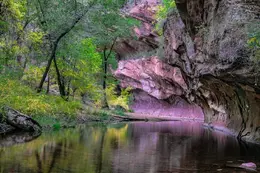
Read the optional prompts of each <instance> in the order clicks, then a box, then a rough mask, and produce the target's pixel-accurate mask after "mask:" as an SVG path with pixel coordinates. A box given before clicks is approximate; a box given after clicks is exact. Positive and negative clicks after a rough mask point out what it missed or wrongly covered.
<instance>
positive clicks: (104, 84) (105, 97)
mask: <svg viewBox="0 0 260 173" xmlns="http://www.w3.org/2000/svg"><path fill="white" fill-rule="evenodd" d="M107 59H108V57H107V56H106V47H105V48H104V50H103V70H104V71H103V72H104V75H103V91H104V103H103V104H104V105H103V108H108V103H107V94H106V88H107Z"/></svg>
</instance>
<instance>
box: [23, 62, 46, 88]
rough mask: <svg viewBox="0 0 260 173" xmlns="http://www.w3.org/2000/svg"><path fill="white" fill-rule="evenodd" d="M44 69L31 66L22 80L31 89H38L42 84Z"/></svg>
mask: <svg viewBox="0 0 260 173" xmlns="http://www.w3.org/2000/svg"><path fill="white" fill-rule="evenodd" d="M43 71H44V69H43V68H42V67H38V66H34V65H29V66H28V67H27V69H25V72H24V75H23V77H22V80H23V81H24V82H25V83H26V84H28V85H29V86H31V87H36V86H37V85H38V83H39V82H40V79H41V76H42V74H43Z"/></svg>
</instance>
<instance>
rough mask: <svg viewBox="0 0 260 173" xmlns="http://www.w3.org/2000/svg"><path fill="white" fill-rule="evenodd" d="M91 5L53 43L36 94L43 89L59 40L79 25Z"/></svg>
mask: <svg viewBox="0 0 260 173" xmlns="http://www.w3.org/2000/svg"><path fill="white" fill-rule="evenodd" d="M92 5H93V4H92ZM92 5H90V6H89V7H88V9H86V11H85V12H84V13H83V14H82V15H80V16H78V17H77V18H76V19H75V21H74V22H73V23H72V25H71V26H70V27H69V28H67V29H66V30H65V31H64V32H62V33H61V34H60V36H59V37H58V38H57V39H56V41H55V42H54V44H53V49H52V52H51V56H50V58H49V60H48V64H47V66H46V68H45V71H44V73H43V76H42V79H41V82H40V84H39V86H38V88H37V92H38V93H39V92H41V91H42V87H43V84H44V81H45V79H46V76H47V74H48V72H49V70H50V67H51V63H52V60H53V59H55V57H56V51H57V47H58V44H59V42H60V40H61V39H62V38H63V37H64V36H66V35H67V34H68V33H69V32H70V31H71V30H72V29H73V28H74V27H75V25H76V24H77V23H79V21H80V20H81V19H82V18H83V17H84V16H85V14H86V13H87V12H88V10H89V9H90V8H91V6H92ZM42 13H43V12H42ZM43 15H44V14H43ZM59 87H60V86H59Z"/></svg>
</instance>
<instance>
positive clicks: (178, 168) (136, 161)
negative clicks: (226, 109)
mask: <svg viewBox="0 0 260 173" xmlns="http://www.w3.org/2000/svg"><path fill="white" fill-rule="evenodd" d="M27 138H28V134H21V133H19V134H12V135H9V136H1V137H0V173H9V172H10V173H11V172H12V173H13V172H16V173H20V172H21V173H31V172H33V173H34V172H38V173H45V172H46V173H63V172H64V173H66V172H68V173H70V172H73V173H74V172H75V173H157V172H158V173H181V172H183V173H185V172H192V173H193V172H194V173H195V172H196V173H204V172H209V173H213V172H227V173H231V172H232V173H233V172H239V173H240V172H241V173H242V172H251V171H248V170H244V169H240V168H230V167H228V166H227V165H230V164H232V165H236V164H238V165H239V164H241V163H243V162H254V163H255V164H256V165H257V167H258V168H257V172H258V171H259V172H260V169H259V167H260V146H259V145H254V144H248V143H239V142H238V141H237V140H236V138H234V137H232V136H228V135H226V134H224V133H221V132H217V131H211V130H210V129H207V128H204V127H203V125H202V123H198V122H181V121H175V122H129V123H115V124H106V125H104V124H100V123H90V124H87V125H84V126H81V127H78V128H75V129H63V130H57V131H50V132H44V133H43V134H42V135H41V136H38V137H37V138H36V139H33V140H32V139H31V138H28V140H27ZM24 141H26V143H23V142H24Z"/></svg>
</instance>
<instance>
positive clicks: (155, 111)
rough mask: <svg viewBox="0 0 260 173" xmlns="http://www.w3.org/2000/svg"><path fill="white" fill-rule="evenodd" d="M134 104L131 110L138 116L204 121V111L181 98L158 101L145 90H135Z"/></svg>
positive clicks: (172, 97) (175, 97)
mask: <svg viewBox="0 0 260 173" xmlns="http://www.w3.org/2000/svg"><path fill="white" fill-rule="evenodd" d="M133 96H134V100H133V104H132V105H131V107H130V108H131V109H132V110H134V112H135V113H137V114H142V115H146V116H147V117H149V116H152V117H161V118H162V117H171V118H176V119H180V118H181V119H184V120H197V121H203V120H204V114H203V111H202V109H201V108H200V107H199V106H197V105H196V104H190V103H188V102H187V101H185V99H183V98H181V97H179V96H171V97H169V98H167V99H157V98H155V97H153V96H151V95H149V94H148V93H147V92H144V91H143V90H133Z"/></svg>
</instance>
